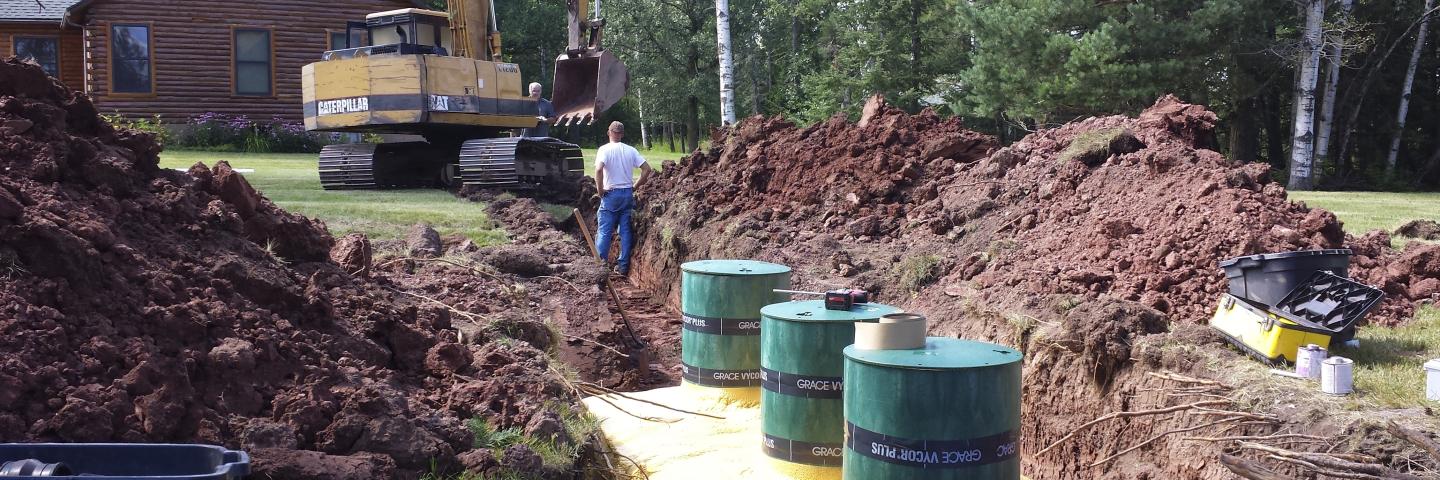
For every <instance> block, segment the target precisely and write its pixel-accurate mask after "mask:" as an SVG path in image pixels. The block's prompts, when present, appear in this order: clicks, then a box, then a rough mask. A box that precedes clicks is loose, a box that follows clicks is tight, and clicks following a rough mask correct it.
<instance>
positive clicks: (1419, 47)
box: [1385, 0, 1435, 173]
mask: <svg viewBox="0 0 1440 480" xmlns="http://www.w3.org/2000/svg"><path fill="white" fill-rule="evenodd" d="M1434 5H1435V0H1425V9H1424V10H1422V11H1421V13H1425V14H1428V13H1430V8H1431V7H1433V6H1434ZM1429 26H1430V16H1429V15H1425V16H1424V17H1422V18H1421V19H1420V31H1419V32H1417V33H1416V34H1415V50H1414V51H1412V52H1410V66H1409V67H1408V68H1406V69H1405V84H1404V86H1403V87H1401V88H1400V112H1399V113H1397V114H1395V136H1393V137H1390V154H1389V155H1386V157H1385V168H1386V169H1387V170H1388V171H1389V172H1391V173H1394V172H1395V161H1396V159H1397V158H1398V157H1399V156H1400V138H1401V137H1402V136H1404V134H1405V116H1406V114H1408V113H1410V90H1411V89H1412V88H1413V87H1414V86H1415V69H1416V68H1418V67H1419V66H1420V53H1421V52H1423V51H1424V50H1425V34H1426V33H1427V32H1426V28H1427V27H1429Z"/></svg>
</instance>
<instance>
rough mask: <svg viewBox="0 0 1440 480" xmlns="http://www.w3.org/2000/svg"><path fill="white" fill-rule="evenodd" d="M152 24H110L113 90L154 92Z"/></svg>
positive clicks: (120, 91) (117, 91)
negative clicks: (151, 47) (151, 46)
mask: <svg viewBox="0 0 1440 480" xmlns="http://www.w3.org/2000/svg"><path fill="white" fill-rule="evenodd" d="M152 40H153V39H152V38H151V36H150V26H149V25H121V24H115V25H111V26H110V91H111V92H115V93H155V83H154V78H155V63H154V60H153V59H152V55H151V49H150V44H151V41H152Z"/></svg>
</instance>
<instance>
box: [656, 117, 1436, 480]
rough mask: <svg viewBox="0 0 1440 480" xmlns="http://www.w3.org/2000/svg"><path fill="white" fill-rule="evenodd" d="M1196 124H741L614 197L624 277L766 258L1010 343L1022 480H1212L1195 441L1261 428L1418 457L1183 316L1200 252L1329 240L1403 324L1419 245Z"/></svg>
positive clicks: (1392, 318) (1203, 294)
mask: <svg viewBox="0 0 1440 480" xmlns="http://www.w3.org/2000/svg"><path fill="white" fill-rule="evenodd" d="M1215 120H1216V117H1215V115H1214V114H1213V113H1211V112H1209V111H1206V110H1205V109H1204V108H1203V107H1200V106H1196V105H1190V104H1185V103H1183V102H1181V101H1179V100H1178V99H1175V98H1173V97H1166V98H1162V99H1160V100H1159V101H1158V102H1157V103H1156V104H1155V105H1154V106H1153V107H1151V108H1150V109H1147V110H1146V111H1145V112H1143V113H1141V114H1140V115H1139V117H1138V118H1127V117H1122V116H1114V117H1103V118H1090V119H1086V120H1082V121H1079V122H1076V123H1072V124H1069V125H1065V126H1062V127H1060V128H1057V129H1052V130H1044V131H1040V132H1037V133H1035V134H1032V135H1031V136H1029V137H1027V138H1025V139H1023V140H1021V141H1020V142H1018V143H1016V144H1014V145H1010V146H1008V147H1004V148H1000V147H999V146H998V145H996V144H995V142H994V140H993V139H991V138H989V137H986V136H984V135H980V134H976V133H974V132H970V131H968V130H965V129H964V127H963V125H962V124H961V123H960V121H959V120H957V119H942V118H940V117H938V116H936V115H934V114H932V113H930V112H923V113H921V114H918V115H909V114H906V113H904V112H902V111H899V110H898V109H894V108H892V107H889V106H887V105H885V104H884V103H883V100H879V99H875V100H872V102H871V103H870V104H868V105H867V107H866V109H865V113H864V115H863V116H862V118H861V119H860V121H859V122H857V123H851V122H848V121H846V120H845V119H844V118H842V117H836V118H833V119H831V120H829V121H827V122H823V123H820V124H817V125H813V126H809V127H797V126H794V125H791V124H789V123H787V122H785V121H784V120H782V119H778V118H763V117H753V118H750V119H746V120H744V121H742V122H741V123H740V124H738V125H737V126H735V127H734V128H732V129H730V130H726V131H720V132H717V133H716V134H715V135H714V137H713V138H712V145H713V147H712V148H710V149H709V150H707V151H702V152H697V153H696V154H693V155H691V156H690V157H687V158H685V159H684V160H682V161H680V162H679V163H678V164H667V165H666V166H665V168H664V169H663V170H662V173H661V174H660V175H659V176H658V178H656V179H654V181H652V182H650V183H649V184H648V185H645V186H643V187H642V189H641V191H640V192H638V198H639V203H640V205H641V208H640V210H639V212H638V213H637V220H636V223H637V230H638V232H639V236H640V239H641V240H640V241H639V244H638V246H637V256H636V266H635V268H634V272H633V273H632V280H633V281H634V282H635V283H636V284H637V285H639V286H641V287H642V288H644V289H646V290H648V291H649V292H651V294H652V295H653V296H654V297H655V298H658V299H665V301H666V302H667V303H668V304H669V305H671V306H672V307H674V306H676V305H678V282H679V266H680V264H682V263H684V262H686V261H690V260H695V259H705V258H749V259H757V260H764V261H770V262H776V263H781V264H785V265H788V266H791V267H792V268H794V269H795V273H794V276H793V279H794V280H793V282H794V284H795V285H796V286H797V287H800V288H805V289H812V290H814V289H825V288H840V287H859V288H865V289H867V290H871V291H873V292H876V293H877V296H878V299H879V301H881V302H883V303H890V304H896V305H899V306H901V307H902V308H905V309H908V310H910V311H915V312H920V313H924V314H926V315H927V316H928V317H929V318H930V319H931V322H932V327H931V334H932V335H945V336H959V337H965V338H973V339H983V340H988V341H993V342H997V343H1002V344H1006V345H1011V346H1015V347H1017V348H1020V349H1022V350H1023V351H1024V353H1025V355H1026V360H1025V367H1024V380H1025V387H1024V405H1023V407H1024V424H1023V428H1022V432H1023V440H1022V445H1023V449H1024V452H1025V460H1024V470H1025V473H1026V474H1027V475H1028V476H1030V477H1031V478H1036V479H1089V478H1120V479H1158V478H1165V479H1206V478H1226V477H1227V476H1229V475H1230V473H1228V471H1227V470H1226V469H1225V467H1223V466H1222V465H1221V464H1220V462H1219V461H1217V457H1218V456H1219V455H1220V454H1221V453H1237V452H1241V451H1242V450H1244V449H1243V448H1240V444H1239V443H1238V442H1237V441H1234V440H1230V441H1226V440H1215V439H1216V438H1222V437H1227V438H1234V437H1254V438H1265V437H1266V436H1267V435H1270V434H1273V433H1275V432H1281V431H1284V432H1291V433H1296V432H1299V433H1305V434H1311V435H1323V436H1327V437H1330V438H1334V439H1336V442H1337V446H1336V447H1335V448H1337V450H1336V451H1347V452H1359V453H1363V454H1366V455H1371V456H1374V457H1377V459H1378V460H1379V461H1380V462H1381V463H1387V464H1389V465H1391V466H1399V467H1402V468H1411V467H1409V466H1408V465H1407V464H1406V462H1409V461H1412V460H1413V459H1422V460H1418V461H1420V462H1422V463H1425V464H1426V465H1429V463H1426V462H1429V461H1427V460H1423V459H1424V458H1425V456H1424V455H1423V454H1422V453H1418V452H1417V451H1416V450H1415V448H1414V447H1406V446H1405V444H1404V443H1403V442H1400V441H1398V440H1395V439H1394V438H1391V437H1389V436H1388V435H1387V434H1385V433H1384V432H1383V431H1380V430H1379V428H1378V427H1376V426H1375V425H1372V424H1366V423H1365V422H1358V423H1357V422H1354V421H1352V420H1353V419H1354V417H1355V416H1354V415H1350V416H1347V415H1337V414H1335V413H1336V411H1338V410H1343V408H1342V406H1341V404H1339V403H1338V402H1336V401H1334V400H1333V399H1324V398H1320V395H1319V394H1318V393H1317V392H1310V391H1308V390H1305V389H1303V388H1298V387H1290V386H1285V385H1277V384H1275V382H1276V381H1275V380H1273V379H1272V378H1273V377H1270V376H1269V375H1268V374H1267V373H1265V369H1264V368H1262V367H1259V366H1258V364H1253V363H1251V362H1249V361H1248V360H1246V359H1245V358H1244V357H1242V356H1241V355H1240V354H1238V353H1236V352H1234V351H1231V350H1230V349H1228V348H1227V347H1226V346H1225V344H1224V342H1223V340H1222V339H1220V338H1219V337H1218V336H1217V335H1215V334H1213V333H1211V331H1210V330H1209V329H1208V328H1207V327H1204V326H1203V323H1204V322H1205V321H1206V320H1208V317H1209V314H1210V313H1211V311H1212V310H1213V308H1214V303H1213V302H1215V301H1216V299H1217V298H1218V296H1219V295H1220V293H1221V292H1223V291H1224V288H1225V282H1224V280H1223V276H1222V275H1221V274H1220V273H1219V271H1218V270H1217V268H1216V262H1217V261H1218V260H1220V259H1222V258H1228V257H1231V256H1239V255H1246V254H1254V253H1263V252H1269V251H1286V250H1299V249H1308V248H1338V247H1342V246H1343V247H1349V248H1352V249H1354V250H1355V252H1356V254H1355V257H1354V259H1353V261H1352V268H1351V275H1352V276H1353V277H1356V278H1357V279H1358V280H1360V281H1363V282H1366V283H1369V284H1373V285H1379V286H1381V287H1382V288H1383V289H1384V290H1385V291H1386V293H1387V296H1388V297H1387V300H1386V301H1385V303H1384V304H1383V305H1382V306H1381V307H1380V308H1378V309H1377V311H1375V312H1372V314H1371V316H1370V322H1371V323H1373V324H1396V323H1399V322H1403V321H1405V320H1407V319H1408V318H1410V316H1411V312H1413V309H1414V306H1415V304H1416V303H1417V302H1420V301H1433V300H1434V299H1435V297H1436V295H1437V293H1440V289H1436V288H1435V287H1436V286H1437V285H1436V282H1435V280H1434V279H1435V278H1437V274H1440V247H1437V246H1433V245H1424V244H1420V243H1419V242H1414V243H1411V244H1410V245H1409V247H1408V248H1407V249H1406V250H1404V251H1394V250H1391V249H1389V247H1388V237H1386V236H1385V235H1384V234H1383V233H1381V232H1372V233H1369V234H1366V235H1365V236H1362V237H1353V236H1348V235H1346V234H1345V232H1344V231H1343V229H1342V227H1341V224H1340V222H1339V221H1338V220H1337V219H1336V218H1335V216H1334V215H1333V214H1331V213H1329V212H1326V211H1324V210H1320V209H1311V208H1307V207H1305V206H1303V205H1300V204H1295V203H1291V202H1289V201H1287V200H1286V196H1285V191H1284V189H1283V188H1282V187H1281V186H1279V185H1278V184H1275V183H1274V182H1272V181H1271V180H1270V179H1269V174H1268V171H1267V168H1266V167H1265V166H1264V165H1254V164H1251V165H1239V164H1233V163H1231V162H1229V161H1227V160H1226V159H1225V158H1223V157H1222V156H1221V155H1220V154H1218V153H1216V152H1215V151H1213V150H1211V148H1213V145H1214V136H1213V128H1214V123H1215ZM677 331H678V329H677ZM1216 399H1224V401H1218V402H1217V401H1216ZM1165 408H1173V410H1171V411H1169V412H1167V413H1160V414H1153V415H1138V416H1133V417H1130V416H1127V417H1120V418H1115V419H1113V420H1107V421H1102V422H1100V423H1097V424H1095V425H1093V426H1087V425H1085V424H1086V423H1087V422H1090V421H1091V420H1093V419H1097V418H1100V417H1102V416H1104V415H1107V414H1110V413H1113V412H1122V411H1130V412H1133V411H1144V410H1153V409H1165ZM1387 415H1399V416H1400V417H1399V418H1404V417H1405V416H1406V415H1417V413H1416V412H1413V411H1412V412H1408V413H1406V412H1400V413H1394V412H1390V413H1389V414H1387ZM1418 415H1422V416H1423V415H1424V414H1423V413H1418ZM1412 418H1413V417H1412ZM1082 426H1085V428H1084V429H1082V430H1079V431H1076V430H1077V429H1078V428H1080V427H1082ZM1072 432H1074V433H1075V434H1074V435H1073V436H1068V437H1067V435H1069V434H1071V433H1072ZM1207 439H1208V440H1207ZM1052 444H1055V445H1054V446H1053V447H1051V445H1052ZM1284 445H1286V446H1289V447H1296V445H1295V444H1284ZM1047 447H1051V448H1048V449H1047ZM1303 447H1304V445H1303V444H1302V445H1300V446H1299V447H1296V448H1303ZM1246 452H1247V453H1244V455H1242V456H1248V457H1254V456H1255V453H1254V452H1255V451H1254V450H1253V449H1252V450H1248V451H1246ZM1261 457H1263V455H1262V456H1261ZM1430 466H1431V467H1432V468H1433V465H1430ZM1273 468H1275V469H1277V470H1278V471H1280V472H1282V473H1285V474H1291V475H1294V474H1298V472H1299V470H1295V469H1291V468H1290V467H1287V466H1285V465H1283V464H1282V465H1280V466H1277V467H1273Z"/></svg>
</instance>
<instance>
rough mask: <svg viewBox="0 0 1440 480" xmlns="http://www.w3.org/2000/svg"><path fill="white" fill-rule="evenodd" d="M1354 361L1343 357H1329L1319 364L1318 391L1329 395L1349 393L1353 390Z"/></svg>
mask: <svg viewBox="0 0 1440 480" xmlns="http://www.w3.org/2000/svg"><path fill="white" fill-rule="evenodd" d="M1354 368H1355V361H1354V360H1350V359H1348V358H1345V357H1330V358H1327V359H1325V362H1324V363H1323V364H1322V365H1321V366H1320V391H1322V392H1325V393H1328V394H1331V395H1349V394H1350V392H1352V391H1354V390H1355V388H1354V387H1355V385H1354V383H1353V382H1354V377H1353V375H1354Z"/></svg>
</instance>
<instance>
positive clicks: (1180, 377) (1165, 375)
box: [1145, 372, 1225, 387]
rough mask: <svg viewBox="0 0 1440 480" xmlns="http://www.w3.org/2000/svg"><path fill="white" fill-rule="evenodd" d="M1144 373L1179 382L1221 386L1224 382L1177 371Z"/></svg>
mask: <svg viewBox="0 0 1440 480" xmlns="http://www.w3.org/2000/svg"><path fill="white" fill-rule="evenodd" d="M1145 375H1148V376H1151V377H1155V378H1159V379H1161V380H1170V381H1173V382H1180V383H1193V384H1197V385H1209V386H1215V387H1223V386H1225V385H1224V384H1221V383H1220V382H1217V381H1214V380H1206V379H1203V378H1195V377H1191V376H1188V375H1181V374H1178V373H1175V372H1145Z"/></svg>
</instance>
